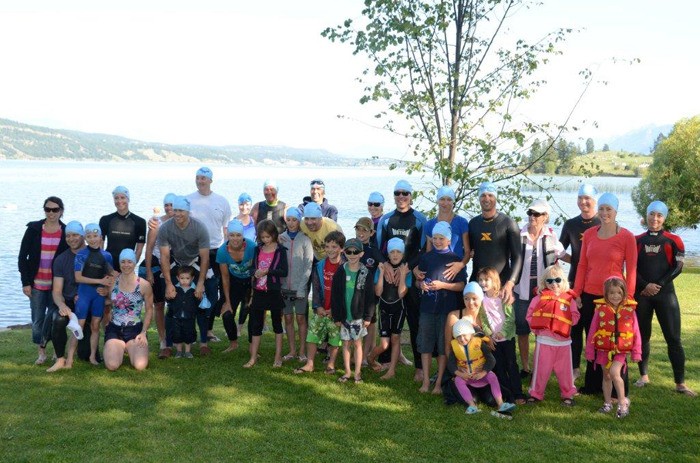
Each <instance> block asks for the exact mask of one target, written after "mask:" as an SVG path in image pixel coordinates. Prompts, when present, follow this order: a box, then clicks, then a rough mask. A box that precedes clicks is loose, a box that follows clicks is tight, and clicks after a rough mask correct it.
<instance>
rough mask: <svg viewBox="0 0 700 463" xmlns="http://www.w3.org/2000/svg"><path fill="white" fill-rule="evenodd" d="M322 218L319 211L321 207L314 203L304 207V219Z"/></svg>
mask: <svg viewBox="0 0 700 463" xmlns="http://www.w3.org/2000/svg"><path fill="white" fill-rule="evenodd" d="M321 217H323V212H322V211H321V206H319V205H318V204H316V203H315V202H313V201H312V202H310V203H308V204H307V205H306V206H304V218H309V219H320V218H321Z"/></svg>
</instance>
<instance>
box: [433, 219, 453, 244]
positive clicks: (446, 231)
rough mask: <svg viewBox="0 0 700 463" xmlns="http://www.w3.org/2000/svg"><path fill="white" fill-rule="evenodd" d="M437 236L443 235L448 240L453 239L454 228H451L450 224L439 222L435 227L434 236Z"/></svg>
mask: <svg viewBox="0 0 700 463" xmlns="http://www.w3.org/2000/svg"><path fill="white" fill-rule="evenodd" d="M435 235H442V236H444V237H445V238H447V239H448V240H451V239H452V227H450V224H449V223H447V222H445V221H442V222H438V223H436V224H435V226H434V227H433V236H435Z"/></svg>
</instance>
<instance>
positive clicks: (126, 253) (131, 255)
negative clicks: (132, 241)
mask: <svg viewBox="0 0 700 463" xmlns="http://www.w3.org/2000/svg"><path fill="white" fill-rule="evenodd" d="M124 260H130V261H131V262H133V263H136V253H135V252H134V250H133V249H130V248H124V249H122V252H120V253H119V262H122V261H124Z"/></svg>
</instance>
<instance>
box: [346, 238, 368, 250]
mask: <svg viewBox="0 0 700 463" xmlns="http://www.w3.org/2000/svg"><path fill="white" fill-rule="evenodd" d="M350 248H355V249H357V250H358V251H363V250H364V249H365V247H364V246H363V245H362V241H360V240H358V239H357V238H350V239H349V240H347V241H346V242H345V246H343V249H344V250H348V249H350Z"/></svg>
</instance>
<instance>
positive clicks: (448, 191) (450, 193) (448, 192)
mask: <svg viewBox="0 0 700 463" xmlns="http://www.w3.org/2000/svg"><path fill="white" fill-rule="evenodd" d="M445 197H447V198H450V199H451V200H452V201H454V200H455V190H453V189H452V188H451V187H449V186H447V185H443V186H441V187H440V189H439V190H438V191H437V195H436V196H435V199H436V200H438V201H440V200H441V199H442V198H445Z"/></svg>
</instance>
